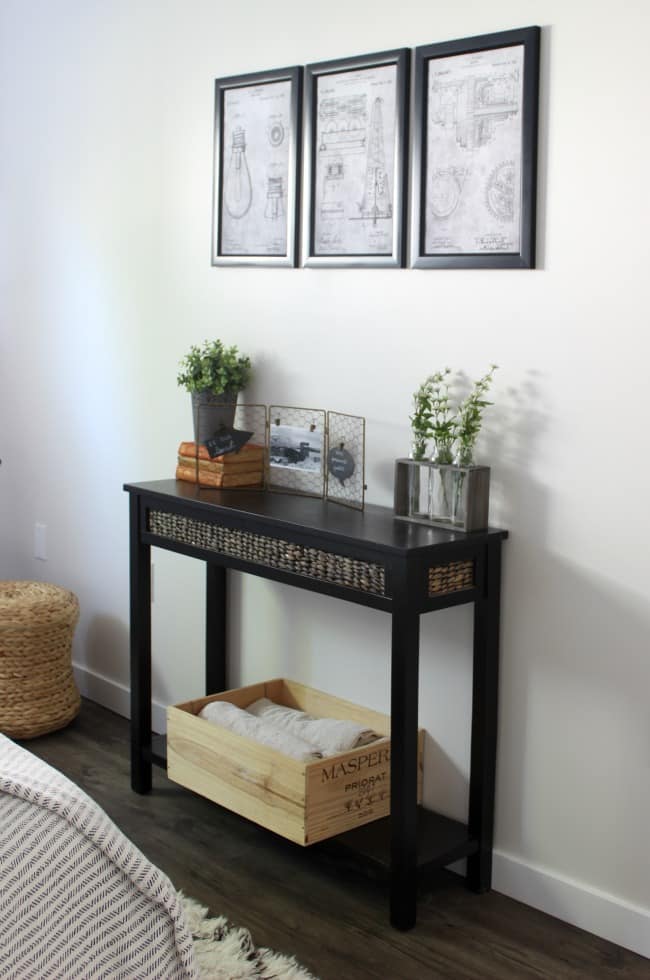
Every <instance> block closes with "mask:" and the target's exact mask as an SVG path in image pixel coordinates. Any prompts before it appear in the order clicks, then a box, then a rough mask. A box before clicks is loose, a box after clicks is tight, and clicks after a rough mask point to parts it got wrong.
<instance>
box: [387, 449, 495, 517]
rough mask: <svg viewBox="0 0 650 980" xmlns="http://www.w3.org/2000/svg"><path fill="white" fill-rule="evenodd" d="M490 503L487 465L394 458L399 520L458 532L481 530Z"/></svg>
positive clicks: (396, 506)
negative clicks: (462, 464)
mask: <svg viewBox="0 0 650 980" xmlns="http://www.w3.org/2000/svg"><path fill="white" fill-rule="evenodd" d="M489 505H490V467H489V466H456V465H454V464H442V463H432V462H429V460H415V459H398V460H396V461H395V517H396V518H397V519H398V520H402V521H414V522H415V523H416V524H429V525H433V526H435V527H446V528H450V529H451V528H453V529H454V530H458V531H483V530H485V528H486V527H487V526H488V513H489Z"/></svg>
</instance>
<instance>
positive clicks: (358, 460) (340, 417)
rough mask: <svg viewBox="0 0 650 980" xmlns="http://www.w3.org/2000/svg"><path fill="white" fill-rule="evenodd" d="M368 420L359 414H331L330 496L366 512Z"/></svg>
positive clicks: (328, 435) (329, 419)
mask: <svg viewBox="0 0 650 980" xmlns="http://www.w3.org/2000/svg"><path fill="white" fill-rule="evenodd" d="M365 441H366V420H365V419H364V418H362V417H361V416H359V415H344V414H343V413H341V412H328V413H327V457H326V458H327V473H326V491H325V493H326V496H327V499H328V500H331V501H333V502H335V503H338V504H345V505H346V506H347V507H353V508H354V509H355V510H363V506H364V499H365V489H366V484H365Z"/></svg>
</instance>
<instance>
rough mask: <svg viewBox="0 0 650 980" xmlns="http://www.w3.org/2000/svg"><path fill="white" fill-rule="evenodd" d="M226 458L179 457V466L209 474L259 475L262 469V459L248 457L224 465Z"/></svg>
mask: <svg viewBox="0 0 650 980" xmlns="http://www.w3.org/2000/svg"><path fill="white" fill-rule="evenodd" d="M226 459H228V456H215V458H214V459H197V458H196V456H179V457H178V464H179V466H191V467H192V469H196V468H197V466H198V468H199V469H200V470H206V471H207V472H210V473H243V472H246V473H261V472H262V471H263V469H264V460H263V459H249V458H248V456H244V457H238V458H237V459H234V460H233V461H232V462H228V463H226Z"/></svg>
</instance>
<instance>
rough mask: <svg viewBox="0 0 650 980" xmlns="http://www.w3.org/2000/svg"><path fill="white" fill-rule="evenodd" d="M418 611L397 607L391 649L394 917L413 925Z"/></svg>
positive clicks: (394, 920) (398, 923) (396, 921)
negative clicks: (403, 609)
mask: <svg viewBox="0 0 650 980" xmlns="http://www.w3.org/2000/svg"><path fill="white" fill-rule="evenodd" d="M419 625H420V621H419V616H418V615H417V614H412V613H408V612H406V611H395V612H394V613H393V622H392V652H391V776H390V778H391V797H390V798H391V857H390V921H391V924H392V925H393V926H394V927H395V928H396V929H402V930H406V929H412V928H413V926H414V925H415V919H416V904H417V792H418V655H419Z"/></svg>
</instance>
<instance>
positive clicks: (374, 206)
mask: <svg viewBox="0 0 650 980" xmlns="http://www.w3.org/2000/svg"><path fill="white" fill-rule="evenodd" d="M381 105H382V99H379V98H377V99H375V101H374V103H373V106H372V113H371V116H370V126H369V138H368V153H367V157H366V180H365V184H364V189H363V197H362V199H361V203H360V205H359V210H360V212H361V216H362V217H363V218H371V219H372V221H373V224H376V223H377V221H378V220H379V218H391V217H392V215H393V206H392V203H391V199H390V188H389V186H388V174H387V173H386V163H385V155H384V121H383V117H382V112H381Z"/></svg>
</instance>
